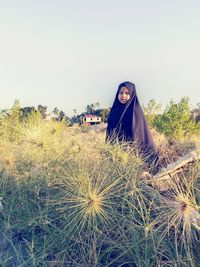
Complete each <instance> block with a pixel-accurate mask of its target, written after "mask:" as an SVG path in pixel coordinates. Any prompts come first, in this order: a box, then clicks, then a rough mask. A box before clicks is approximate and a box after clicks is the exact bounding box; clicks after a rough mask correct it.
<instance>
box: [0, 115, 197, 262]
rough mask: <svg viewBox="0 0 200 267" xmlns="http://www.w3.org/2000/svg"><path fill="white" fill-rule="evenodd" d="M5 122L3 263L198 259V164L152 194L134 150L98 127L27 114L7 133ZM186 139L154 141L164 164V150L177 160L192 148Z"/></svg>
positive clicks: (0, 156)
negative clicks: (107, 140) (74, 125)
mask: <svg viewBox="0 0 200 267" xmlns="http://www.w3.org/2000/svg"><path fill="white" fill-rule="evenodd" d="M9 123H10V122H6V121H5V120H4V125H7V127H6V129H5V131H6V132H4V134H3V135H2V136H1V141H0V176H1V178H0V230H1V231H0V265H1V266H59V267H60V266H82V267H83V266H139V267H140V266H142V267H143V266H146V267H149V266H152V267H153V266H160V267H161V266H198V264H199V256H200V255H199V254H200V253H199V240H200V238H199V230H200V229H199V227H200V214H199V213H200V206H199V201H200V191H199V190H200V189H199V163H196V164H193V165H191V166H190V168H189V170H187V171H186V172H184V174H183V175H182V176H181V179H179V181H180V182H179V183H178V184H177V186H176V187H175V188H174V189H172V190H168V191H167V192H165V193H160V192H159V191H158V190H157V189H155V188H154V187H153V186H152V185H151V184H150V185H147V184H145V183H144V181H143V180H141V179H140V174H141V173H142V171H143V170H144V169H145V168H146V166H145V163H144V161H143V159H142V158H141V157H140V155H139V153H138V152H137V151H135V150H133V149H132V148H131V147H129V146H128V144H123V145H120V144H117V143H116V144H115V145H110V144H105V142H104V139H105V132H98V133H97V132H95V131H90V130H89V129H87V131H86V130H85V129H84V130H83V129H81V128H77V129H73V128H70V127H67V126H66V125H64V124H62V123H59V122H47V121H43V120H42V118H41V117H40V116H39V115H38V114H32V115H31V116H30V117H29V118H28V119H27V120H26V121H25V122H20V121H18V122H17V123H16V124H15V133H13V134H12V135H11V133H10V132H9V131H13V127H11V128H10V130H9V127H8V126H9ZM3 131H4V130H3V128H1V133H2V132H3ZM11 137H12V138H11ZM191 142H192V141H191V140H188V141H185V143H184V141H182V143H181V145H180V146H179V145H178V143H177V144H173V145H172V146H170V145H169V144H166V147H162V150H160V151H161V161H163V164H165V163H166V162H167V160H166V162H164V160H165V159H166V158H167V154H166V153H167V151H168V152H169V154H170V153H173V157H174V159H175V158H178V156H179V155H181V154H182V155H183V154H185V153H186V151H190V149H193V148H196V147H198V142H199V140H195V141H194V142H193V143H192V144H191ZM172 151H173V152H172ZM162 153H163V154H162ZM170 158H171V156H169V160H170Z"/></svg>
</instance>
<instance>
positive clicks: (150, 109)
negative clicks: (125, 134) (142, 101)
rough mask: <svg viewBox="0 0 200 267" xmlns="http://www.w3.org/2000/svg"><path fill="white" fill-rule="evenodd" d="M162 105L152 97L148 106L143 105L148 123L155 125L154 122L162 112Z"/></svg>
mask: <svg viewBox="0 0 200 267" xmlns="http://www.w3.org/2000/svg"><path fill="white" fill-rule="evenodd" d="M161 107H162V105H161V104H160V103H157V102H156V100H155V99H150V100H149V102H148V103H147V105H146V106H143V110H144V114H145V117H146V119H147V121H148V123H149V124H150V125H151V126H153V122H154V120H155V118H157V115H158V114H159V113H160V112H161Z"/></svg>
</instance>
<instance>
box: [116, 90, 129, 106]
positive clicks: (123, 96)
mask: <svg viewBox="0 0 200 267" xmlns="http://www.w3.org/2000/svg"><path fill="white" fill-rule="evenodd" d="M129 99H130V93H129V90H128V88H127V87H126V86H122V87H121V89H120V91H119V94H118V100H119V102H120V103H122V104H126V103H127V102H128V100H129Z"/></svg>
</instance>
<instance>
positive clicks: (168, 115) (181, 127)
mask: <svg viewBox="0 0 200 267" xmlns="http://www.w3.org/2000/svg"><path fill="white" fill-rule="evenodd" d="M153 126H154V127H155V128H156V129H157V130H158V131H159V132H161V133H164V134H165V135H166V136H167V137H168V138H169V139H172V140H174V139H180V138H183V137H184V136H186V135H187V134H189V133H191V134H198V133H199V132H200V124H199V123H196V122H195V121H194V120H193V118H192V113H191V110H190V105H189V98H187V97H183V98H182V99H181V100H180V102H179V103H175V102H174V101H170V104H169V105H168V106H167V108H166V110H165V111H164V112H163V114H161V115H157V116H156V117H155V119H154V121H153Z"/></svg>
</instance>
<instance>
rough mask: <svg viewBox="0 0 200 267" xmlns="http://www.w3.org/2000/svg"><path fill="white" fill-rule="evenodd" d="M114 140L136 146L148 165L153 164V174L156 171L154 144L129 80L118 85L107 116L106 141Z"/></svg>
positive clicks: (133, 86)
mask: <svg viewBox="0 0 200 267" xmlns="http://www.w3.org/2000/svg"><path fill="white" fill-rule="evenodd" d="M116 140H117V141H119V142H123V141H125V142H129V143H130V144H131V145H133V146H134V147H135V146H136V147H137V148H138V149H139V151H140V153H141V154H142V156H143V157H144V159H145V161H146V162H147V163H148V164H149V166H151V165H152V164H153V165H154V170H153V174H155V173H156V172H157V171H158V168H157V167H156V165H157V162H158V154H157V152H156V148H155V144H154V141H153V138H152V135H151V132H150V130H149V127H148V124H147V121H146V119H145V117H144V113H143V111H142V108H141V106H140V103H139V100H138V97H137V95H136V89H135V85H134V84H133V83H131V82H123V83H121V84H120V85H119V87H118V90H117V94H116V97H115V100H114V103H113V106H112V108H111V111H110V115H109V118H108V126H107V131H106V142H111V143H113V142H115V141H116Z"/></svg>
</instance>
